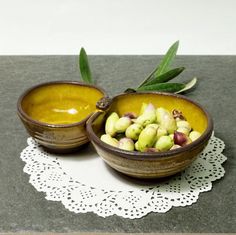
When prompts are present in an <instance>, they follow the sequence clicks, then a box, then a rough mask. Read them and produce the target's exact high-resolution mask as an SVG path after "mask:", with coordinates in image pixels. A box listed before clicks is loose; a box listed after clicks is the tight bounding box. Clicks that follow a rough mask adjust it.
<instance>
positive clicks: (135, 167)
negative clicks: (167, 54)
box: [86, 92, 213, 178]
mask: <svg viewBox="0 0 236 235" xmlns="http://www.w3.org/2000/svg"><path fill="white" fill-rule="evenodd" d="M97 107H98V108H100V110H99V111H98V112H96V113H95V114H94V115H93V116H91V117H90V119H89V120H88V121H87V125H86V129H87V134H88V137H89V139H90V141H91V142H92V144H93V146H94V147H95V149H96V151H97V153H98V154H99V155H100V156H101V158H102V159H103V160H104V161H105V162H106V163H107V164H108V165H109V166H110V167H112V168H113V169H115V170H117V171H119V172H121V173H124V174H126V175H129V176H132V177H136V178H160V177H166V176H170V175H173V174H176V173H178V172H180V171H182V170H184V169H186V168H187V167H188V166H189V165H190V164H191V163H192V162H193V161H194V160H195V159H196V158H197V157H198V155H199V154H200V153H201V152H202V151H203V149H204V148H205V147H206V145H207V143H208V141H209V139H210V137H211V134H212V131H213V121H212V119H211V117H210V115H209V113H208V112H207V111H206V110H205V109H204V108H203V107H202V106H201V105H199V104H198V103H196V102H194V101H192V100H190V99H189V98H186V97H185V96H182V95H177V94H170V93H163V92H136V93H124V94H120V95H117V96H115V97H114V98H112V99H108V100H105V99H104V98H103V100H102V102H98V104H97Z"/></svg>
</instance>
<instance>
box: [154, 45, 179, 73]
mask: <svg viewBox="0 0 236 235" xmlns="http://www.w3.org/2000/svg"><path fill="white" fill-rule="evenodd" d="M178 47H179V41H176V42H175V43H174V44H173V45H172V46H171V47H170V48H169V50H168V51H167V53H166V54H165V56H164V58H163V59H162V61H161V63H160V65H159V66H158V69H157V71H156V72H155V76H156V77H158V76H159V75H161V74H163V73H164V72H166V71H167V70H168V68H169V65H170V64H171V62H172V61H173V59H174V58H175V56H176V53H177V50H178Z"/></svg>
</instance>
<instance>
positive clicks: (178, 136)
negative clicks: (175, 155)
mask: <svg viewBox="0 0 236 235" xmlns="http://www.w3.org/2000/svg"><path fill="white" fill-rule="evenodd" d="M187 142H188V138H187V136H186V135H185V134H184V133H182V132H178V131H175V132H174V143H175V144H178V145H180V146H184V145H186V144H187Z"/></svg>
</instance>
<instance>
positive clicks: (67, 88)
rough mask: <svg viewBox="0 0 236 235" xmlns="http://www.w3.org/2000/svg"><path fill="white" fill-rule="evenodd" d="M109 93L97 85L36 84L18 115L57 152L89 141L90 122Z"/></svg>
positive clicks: (23, 98)
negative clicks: (88, 126) (97, 104)
mask: <svg viewBox="0 0 236 235" xmlns="http://www.w3.org/2000/svg"><path fill="white" fill-rule="evenodd" d="M105 95H106V94H105V92H104V91H103V90H102V89H101V88H99V87H97V86H93V85H85V84H84V83H80V82H70V81H56V82H49V83H43V84H40V85H37V86H34V87H32V88H30V89H29V90H27V91H26V92H25V93H24V94H23V95H22V96H20V98H19V100H18V103H17V111H18V115H19V117H20V119H21V121H22V122H23V124H24V126H25V128H26V130H27V131H28V133H29V134H30V135H31V136H32V137H34V138H35V139H36V140H37V141H38V142H39V143H40V144H41V145H42V146H44V147H46V148H48V149H49V150H51V151H54V152H70V151H72V150H74V149H76V148H78V147H79V146H81V145H83V144H85V143H87V142H88V141H89V140H88V137H87V133H86V129H85V125H86V121H87V120H88V118H89V117H90V116H91V115H92V114H93V113H94V112H95V111H96V103H97V101H98V100H100V99H101V98H102V97H104V96H105Z"/></svg>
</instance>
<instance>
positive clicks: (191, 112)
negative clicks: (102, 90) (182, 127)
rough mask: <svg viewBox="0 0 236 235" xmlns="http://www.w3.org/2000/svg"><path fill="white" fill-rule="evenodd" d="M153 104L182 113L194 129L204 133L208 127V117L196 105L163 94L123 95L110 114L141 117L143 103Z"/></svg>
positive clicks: (115, 101) (113, 104) (183, 99)
mask: <svg viewBox="0 0 236 235" xmlns="http://www.w3.org/2000/svg"><path fill="white" fill-rule="evenodd" d="M143 102H144V103H152V104H153V105H154V106H155V107H156V108H158V107H163V108H165V109H167V110H169V111H170V112H172V110H173V109H177V110H180V111H182V113H183V115H184V117H186V119H187V121H188V122H189V123H190V124H191V126H192V128H193V129H194V130H196V131H199V132H200V133H203V132H204V131H205V130H206V128H207V125H208V120H207V115H206V113H205V112H204V110H203V109H202V108H201V107H199V106H198V105H197V104H196V103H194V102H192V101H190V100H188V99H185V98H184V97H182V96H177V95H172V94H163V93H160V94H158V93H136V94H127V95H121V96H118V97H117V98H115V99H114V102H113V103H112V106H111V109H110V110H109V113H111V112H113V111H116V112H117V113H118V114H119V115H123V114H124V113H126V112H130V111H131V112H135V113H136V114H138V115H139V111H140V108H141V105H142V103H143Z"/></svg>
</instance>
